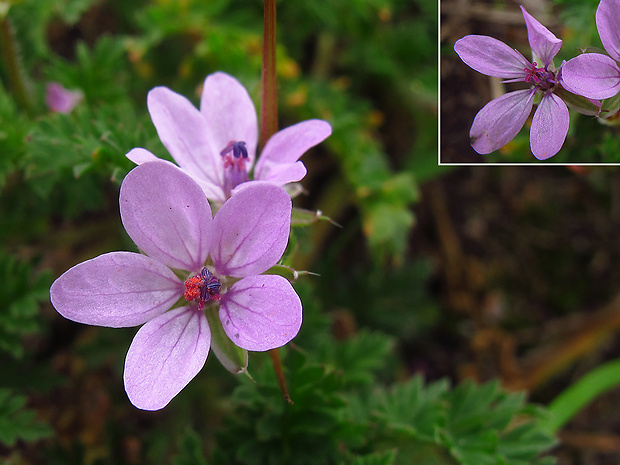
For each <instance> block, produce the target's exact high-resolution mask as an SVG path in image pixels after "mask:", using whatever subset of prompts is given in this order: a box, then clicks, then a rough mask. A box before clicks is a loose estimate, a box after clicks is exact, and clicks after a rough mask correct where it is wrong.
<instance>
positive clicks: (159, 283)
mask: <svg viewBox="0 0 620 465" xmlns="http://www.w3.org/2000/svg"><path fill="white" fill-rule="evenodd" d="M182 294H183V283H182V282H181V281H180V280H179V278H177V277H176V275H175V274H174V273H173V272H172V271H170V269H169V268H167V267H166V266H164V265H162V264H161V263H159V262H158V261H157V260H154V259H152V258H149V257H147V256H146V255H141V254H137V253H133V252H112V253H107V254H104V255H99V256H98V257H96V258H93V259H91V260H87V261H85V262H83V263H80V264H78V265H75V266H74V267H73V268H70V269H69V270H67V271H66V272H65V273H63V274H62V275H61V276H60V277H59V278H58V279H57V280H56V281H54V283H53V284H52V287H51V288H50V298H51V301H52V305H53V306H54V308H55V309H56V310H57V311H58V313H60V314H61V315H62V316H64V317H65V318H68V319H69V320H73V321H77V322H78V323H85V324H89V325H97V326H109V327H112V328H120V327H125V326H137V325H141V324H142V323H145V322H146V321H148V320H150V319H152V318H154V317H156V316H157V315H160V314H161V313H163V312H165V311H166V310H168V309H169V308H170V307H171V306H172V305H173V304H174V303H175V302H176V301H177V300H178V298H179V297H180V296H181V295H182Z"/></svg>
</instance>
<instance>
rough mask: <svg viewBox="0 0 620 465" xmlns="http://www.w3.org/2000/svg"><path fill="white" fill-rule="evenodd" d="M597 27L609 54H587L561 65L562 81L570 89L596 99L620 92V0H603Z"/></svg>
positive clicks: (597, 18)
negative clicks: (619, 64)
mask: <svg viewBox="0 0 620 465" xmlns="http://www.w3.org/2000/svg"><path fill="white" fill-rule="evenodd" d="M596 27H597V28H598V33H599V35H600V37H601V42H603V46H604V47H605V50H606V51H607V53H609V56H607V55H603V54H602V53H584V54H582V55H579V56H577V57H575V58H573V59H571V60H568V61H567V62H566V63H565V64H564V66H563V67H562V84H563V85H564V86H565V87H566V88H567V89H568V90H570V91H571V92H574V93H578V94H580V95H583V96H585V97H589V98H594V99H605V98H609V97H613V96H614V95H616V94H618V93H619V92H620V67H619V66H618V63H620V0H601V3H599V5H598V8H597V9H596Z"/></svg>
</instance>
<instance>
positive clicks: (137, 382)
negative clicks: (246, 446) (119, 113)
mask: <svg viewBox="0 0 620 465" xmlns="http://www.w3.org/2000/svg"><path fill="white" fill-rule="evenodd" d="M291 208H292V202H291V199H290V198H289V196H288V195H287V194H286V192H285V191H284V190H283V189H282V188H280V187H277V186H273V185H271V184H268V183H260V182H259V183H248V185H247V186H244V187H243V188H241V189H238V191H237V192H235V193H234V194H233V195H232V197H231V198H230V199H228V200H227V201H226V203H224V205H222V207H221V208H220V209H219V210H218V212H217V214H216V215H215V217H212V216H211V208H210V206H209V202H208V201H207V198H206V197H205V195H204V193H203V191H202V189H201V188H200V186H199V185H198V184H197V183H195V182H194V181H193V180H192V178H191V177H190V176H188V175H187V174H186V173H184V172H183V171H182V170H180V169H179V168H178V167H176V166H175V165H173V164H172V163H170V162H167V161H161V160H160V161H154V162H149V163H144V164H142V165H140V166H138V167H136V168H134V169H133V170H132V171H131V172H130V173H129V174H128V175H127V176H126V177H125V179H124V181H123V184H122V186H121V191H120V212H121V219H122V222H123V225H124V226H125V230H126V231H127V233H128V234H129V236H130V237H131V239H132V240H133V241H134V242H135V244H136V245H137V246H138V248H139V249H140V250H141V251H142V252H143V253H134V252H112V253H106V254H103V255H100V256H98V257H96V258H93V259H91V260H87V261H85V262H83V263H80V264H78V265H76V266H74V267H73V268H71V269H69V270H68V271H66V272H65V273H64V274H63V275H61V276H60V277H59V278H58V279H57V280H56V281H55V282H54V283H53V285H52V287H51V289H50V296H51V301H52V304H53V305H54V307H55V308H56V310H57V311H58V312H59V313H60V314H61V315H63V316H64V317H65V318H68V319H70V320H73V321H77V322H80V323H85V324H91V325H98V326H109V327H126V326H136V325H141V324H144V325H143V326H142V327H141V328H140V329H139V330H138V332H137V334H136V336H135V337H134V339H133V342H132V344H131V346H130V348H129V351H128V353H127V357H126V360H125V373H124V381H125V390H126V391H127V395H128V396H129V399H130V400H131V402H132V403H133V404H134V405H135V406H136V407H138V408H141V409H145V410H157V409H161V408H163V407H164V406H166V405H167V404H168V402H170V400H171V399H172V398H173V397H174V396H175V395H177V394H178V393H179V392H180V391H181V389H183V388H184V387H185V386H186V385H187V383H189V381H190V380H191V379H192V378H193V377H194V376H195V375H196V374H197V373H198V372H199V371H200V370H201V368H202V367H203V365H204V363H205V361H206V358H207V354H208V352H209V347H210V345H211V343H212V341H211V332H210V330H209V325H208V322H207V318H206V317H205V315H204V312H205V311H217V312H218V314H219V320H220V321H221V324H222V327H223V329H224V331H225V332H226V335H227V336H228V337H229V338H230V339H231V340H232V341H233V342H234V343H235V344H236V345H237V346H239V347H241V348H243V349H246V350H251V351H265V350H269V349H273V348H276V347H280V346H282V345H284V344H286V343H287V342H288V341H290V340H291V339H292V338H293V337H294V336H295V335H296V334H297V332H298V331H299V328H300V326H301V320H302V306H301V301H300V299H299V296H298V295H297V294H296V293H295V291H294V289H293V287H292V286H291V284H290V283H289V282H288V281H287V280H286V279H284V278H283V277H281V276H277V275H261V273H263V272H265V271H267V270H268V269H269V268H271V267H272V266H273V265H275V264H276V263H277V262H278V260H279V259H280V258H281V256H282V254H283V252H284V250H285V248H286V245H287V242H288V237H289V232H290V217H291ZM180 270H183V271H180ZM179 276H181V277H179ZM177 301H181V302H183V304H182V305H181V306H178V307H175V304H176V303H177ZM218 301H219V309H218V308H217V306H216V304H213V303H214V302H218ZM171 308H172V309H171ZM203 309H204V310H203Z"/></svg>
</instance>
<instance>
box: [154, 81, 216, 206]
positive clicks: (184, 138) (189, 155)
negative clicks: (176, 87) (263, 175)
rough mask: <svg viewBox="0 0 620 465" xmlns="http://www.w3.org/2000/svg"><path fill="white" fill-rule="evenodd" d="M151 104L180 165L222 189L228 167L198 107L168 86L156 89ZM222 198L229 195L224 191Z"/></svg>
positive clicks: (161, 132)
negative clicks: (214, 144)
mask: <svg viewBox="0 0 620 465" xmlns="http://www.w3.org/2000/svg"><path fill="white" fill-rule="evenodd" d="M147 105H148V108H149V113H150V114H151V119H152V120H153V124H154V125H155V128H156V129H157V134H159V138H160V139H161V141H162V143H163V144H164V145H165V146H166V148H167V149H168V151H169V152H170V155H172V157H173V158H174V159H175V161H176V162H177V163H178V164H179V166H180V167H181V168H183V169H184V170H185V171H186V172H187V173H189V174H191V175H192V176H194V177H195V178H200V179H202V180H203V181H204V182H207V183H210V184H211V185H212V190H217V189H218V188H219V190H221V188H220V187H219V186H222V183H223V179H224V167H223V165H222V162H221V159H220V154H219V150H218V151H214V150H212V146H211V141H210V139H209V135H208V129H207V124H206V122H205V120H204V118H203V117H202V115H201V113H200V112H199V111H198V109H197V108H196V107H195V106H194V105H192V103H191V102H190V101H189V100H187V99H186V98H185V97H183V96H182V95H179V94H177V93H176V92H173V91H171V90H170V89H168V88H166V87H155V88H154V89H152V90H151V91H150V92H149V94H148V97H147ZM220 150H221V149H220ZM219 198H220V200H222V201H223V200H224V199H225V198H226V197H225V196H224V194H223V192H220V195H219Z"/></svg>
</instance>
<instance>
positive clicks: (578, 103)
mask: <svg viewBox="0 0 620 465" xmlns="http://www.w3.org/2000/svg"><path fill="white" fill-rule="evenodd" d="M553 93H554V94H555V95H557V96H558V97H560V98H561V99H562V100H564V103H566V104H567V105H568V106H569V107H570V108H572V109H573V110H575V111H578V112H579V113H583V114H584V115H590V116H600V115H601V107H600V106H597V105H595V104H594V103H592V101H591V100H590V99H587V98H585V97H582V96H581V95H576V94H573V93H572V92H569V91H567V90H566V89H564V88H563V87H562V86H556V87H555V88H554V89H553Z"/></svg>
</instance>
